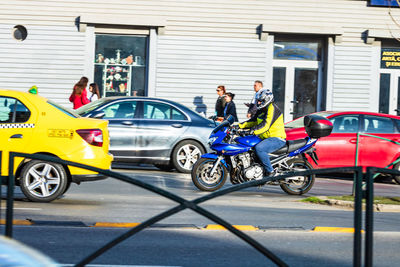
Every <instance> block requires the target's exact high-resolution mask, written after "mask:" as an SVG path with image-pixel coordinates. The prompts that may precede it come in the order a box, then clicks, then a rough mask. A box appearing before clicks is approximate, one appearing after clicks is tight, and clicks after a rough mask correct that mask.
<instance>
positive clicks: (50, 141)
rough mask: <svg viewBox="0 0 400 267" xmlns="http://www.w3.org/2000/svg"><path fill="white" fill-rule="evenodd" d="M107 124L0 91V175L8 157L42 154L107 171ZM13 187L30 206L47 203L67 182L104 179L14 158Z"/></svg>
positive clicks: (36, 97) (39, 99) (34, 97)
mask: <svg viewBox="0 0 400 267" xmlns="http://www.w3.org/2000/svg"><path fill="white" fill-rule="evenodd" d="M107 126H108V122H107V121H105V120H98V119H90V118H82V117H80V116H79V115H77V114H75V113H74V112H73V111H72V110H69V109H66V108H64V107H62V106H60V105H58V104H56V103H54V102H52V101H50V100H47V99H46V98H44V97H41V96H39V95H37V94H32V93H28V92H20V91H12V90H1V89H0V141H1V143H0V151H1V176H3V177H4V176H8V159H9V152H10V151H13V152H22V153H30V154H44V155H50V156H55V157H58V158H60V159H63V160H68V161H73V162H78V163H82V164H86V165H90V166H93V167H97V168H100V169H105V170H108V169H110V168H111V162H112V160H113V157H112V155H111V154H109V152H108V149H109V142H110V141H109V135H108V130H107ZM14 164H15V170H14V173H15V177H16V181H15V182H16V185H19V186H20V187H21V191H22V192H23V193H24V195H25V196H26V197H27V198H28V199H29V200H31V201H37V202H50V201H52V200H54V199H56V198H58V197H60V196H61V195H63V194H64V193H65V192H66V191H67V190H68V188H69V185H70V184H71V182H74V183H78V184H79V183H80V182H83V181H93V180H99V179H103V178H106V177H104V176H102V175H100V174H99V173H97V172H92V171H89V170H85V169H81V168H76V167H72V166H63V165H60V164H57V163H53V162H46V161H40V160H29V159H22V158H16V159H15V163H14Z"/></svg>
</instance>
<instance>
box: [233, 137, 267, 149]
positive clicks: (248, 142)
mask: <svg viewBox="0 0 400 267" xmlns="http://www.w3.org/2000/svg"><path fill="white" fill-rule="evenodd" d="M235 141H236V142H238V143H239V144H242V145H245V146H250V147H253V146H255V145H257V144H258V143H260V142H261V141H262V140H261V138H260V137H258V136H257V135H248V136H241V137H237V138H236V139H235Z"/></svg>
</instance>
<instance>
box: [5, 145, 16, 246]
mask: <svg viewBox="0 0 400 267" xmlns="http://www.w3.org/2000/svg"><path fill="white" fill-rule="evenodd" d="M13 211H14V155H13V153H12V152H10V153H9V158H8V184H7V210H6V236H8V237H10V238H12V227H13V225H12V224H13V216H14V214H13Z"/></svg>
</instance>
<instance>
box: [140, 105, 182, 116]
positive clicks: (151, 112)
mask: <svg viewBox="0 0 400 267" xmlns="http://www.w3.org/2000/svg"><path fill="white" fill-rule="evenodd" d="M143 106H144V111H143V118H144V119H153V120H186V116H185V115H184V114H183V113H182V112H180V111H179V110H177V109H176V108H174V107H172V106H170V105H168V104H164V103H158V102H149V101H145V102H144V103H143Z"/></svg>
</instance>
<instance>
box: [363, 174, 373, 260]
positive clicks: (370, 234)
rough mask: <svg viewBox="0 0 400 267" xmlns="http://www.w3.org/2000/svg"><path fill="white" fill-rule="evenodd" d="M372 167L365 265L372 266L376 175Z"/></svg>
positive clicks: (368, 188)
mask: <svg viewBox="0 0 400 267" xmlns="http://www.w3.org/2000/svg"><path fill="white" fill-rule="evenodd" d="M372 173H373V172H372V171H371V168H367V181H366V182H367V192H366V209H365V266H366V267H372V261H373V234H374V229H373V223H374V220H373V219H374V218H373V216H374V207H373V204H374V177H373V175H372Z"/></svg>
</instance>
